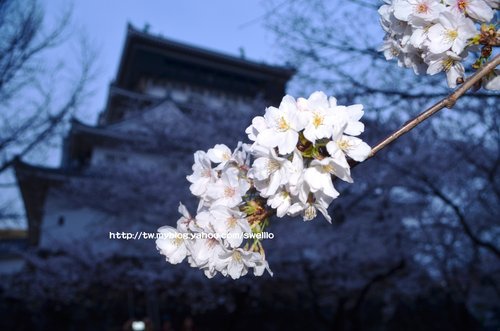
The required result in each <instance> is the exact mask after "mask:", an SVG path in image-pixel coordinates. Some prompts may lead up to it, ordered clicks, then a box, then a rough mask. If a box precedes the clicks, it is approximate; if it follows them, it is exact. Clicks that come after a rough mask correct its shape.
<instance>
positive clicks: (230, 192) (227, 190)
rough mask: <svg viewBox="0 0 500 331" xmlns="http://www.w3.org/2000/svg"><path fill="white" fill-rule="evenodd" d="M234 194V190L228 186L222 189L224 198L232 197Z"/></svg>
mask: <svg viewBox="0 0 500 331" xmlns="http://www.w3.org/2000/svg"><path fill="white" fill-rule="evenodd" d="M235 192H236V191H235V189H234V188H232V187H230V186H226V187H225V188H224V196H225V197H227V198H229V197H232V196H233V195H234V193H235Z"/></svg>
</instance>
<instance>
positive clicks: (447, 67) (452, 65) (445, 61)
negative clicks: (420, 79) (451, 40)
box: [426, 51, 465, 87]
mask: <svg viewBox="0 0 500 331" xmlns="http://www.w3.org/2000/svg"><path fill="white" fill-rule="evenodd" d="M461 60H462V58H461V57H460V56H458V55H457V54H455V53H453V52H451V51H448V52H446V53H444V54H429V56H428V57H427V58H426V61H428V62H429V69H427V73H428V74H429V75H435V74H437V73H438V72H441V71H445V72H446V79H447V81H448V85H449V86H450V87H456V86H457V79H459V78H462V77H463V76H464V72H465V68H464V66H463V64H462V62H461Z"/></svg>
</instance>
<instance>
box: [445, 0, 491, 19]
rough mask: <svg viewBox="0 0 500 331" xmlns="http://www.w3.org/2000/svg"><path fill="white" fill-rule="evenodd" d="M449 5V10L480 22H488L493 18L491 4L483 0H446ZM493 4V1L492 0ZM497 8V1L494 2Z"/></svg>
mask: <svg viewBox="0 0 500 331" xmlns="http://www.w3.org/2000/svg"><path fill="white" fill-rule="evenodd" d="M446 3H447V4H449V5H450V7H451V10H452V11H454V12H455V13H460V14H462V15H467V16H470V17H472V18H475V19H476V20H478V21H481V22H489V21H491V19H492V18H493V15H494V12H493V10H492V8H493V6H491V5H489V4H488V3H486V2H485V1H484V0H446ZM492 4H494V1H492ZM496 7H497V8H498V1H497V2H496Z"/></svg>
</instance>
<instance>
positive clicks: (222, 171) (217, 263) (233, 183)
mask: <svg viewBox="0 0 500 331" xmlns="http://www.w3.org/2000/svg"><path fill="white" fill-rule="evenodd" d="M247 150H248V145H245V144H241V143H240V144H238V147H237V148H236V150H235V151H234V152H231V150H230V149H229V148H228V147H227V146H226V145H215V147H214V148H212V149H209V150H208V152H204V151H197V152H196V153H195V154H194V164H193V174H192V175H190V176H188V177H187V179H188V181H190V182H191V186H190V190H191V193H192V194H193V195H195V196H196V197H198V198H199V204H198V211H197V215H196V216H195V217H192V216H191V215H190V213H189V211H188V210H187V208H186V207H185V206H184V205H183V204H182V203H181V204H180V205H179V213H180V214H181V215H182V216H181V217H180V218H179V220H178V221H177V227H176V228H174V227H170V226H163V227H161V228H160V229H158V232H159V233H160V234H164V236H162V237H160V238H159V239H157V240H156V246H157V248H158V250H159V251H160V253H161V254H163V255H165V256H166V260H167V262H170V263H172V264H177V263H180V262H182V261H183V260H184V259H185V258H187V260H188V263H189V264H190V266H192V267H195V268H199V269H201V270H203V272H204V273H205V275H206V276H207V277H208V278H212V277H213V276H215V275H216V274H217V273H218V272H220V273H221V274H223V275H224V276H230V277H231V278H233V279H237V278H239V277H241V276H243V275H245V274H247V273H248V270H249V269H253V271H254V274H255V275H256V276H260V275H262V274H263V273H264V270H266V269H267V270H268V271H269V273H271V271H270V270H269V266H268V263H267V261H266V260H265V256H264V251H263V249H262V245H261V244H260V241H256V243H255V245H249V244H247V245H246V246H245V247H241V246H242V243H243V239H244V234H245V233H251V232H252V231H259V232H260V229H259V228H258V224H253V226H251V225H250V223H249V219H247V214H246V213H244V212H243V211H241V210H240V209H241V208H240V207H241V206H242V204H243V203H244V201H245V200H248V199H247V198H248V196H247V192H248V191H249V190H250V187H251V181H250V180H249V179H248V178H247V172H248V164H249V160H250V159H249V156H250V155H249V154H248V153H247ZM252 228H253V230H252ZM201 233H203V234H206V236H195V235H192V236H186V235H185V234H201Z"/></svg>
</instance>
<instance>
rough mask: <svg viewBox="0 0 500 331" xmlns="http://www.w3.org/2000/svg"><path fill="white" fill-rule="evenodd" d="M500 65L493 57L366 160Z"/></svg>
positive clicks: (371, 154)
mask: <svg viewBox="0 0 500 331" xmlns="http://www.w3.org/2000/svg"><path fill="white" fill-rule="evenodd" d="M498 65H500V55H497V56H495V57H494V58H493V59H492V60H491V61H489V62H488V63H486V64H485V65H484V66H483V67H481V68H480V69H479V70H478V71H476V73H475V74H474V75H472V76H470V77H469V78H467V79H466V80H465V81H464V83H463V84H462V85H460V86H459V87H458V88H456V89H455V91H454V92H453V93H451V94H450V95H448V96H447V97H446V98H444V99H442V100H440V101H439V102H437V103H436V104H434V105H433V106H431V107H430V108H428V109H426V110H425V111H423V112H422V113H420V114H419V115H418V116H417V117H415V118H413V119H411V120H409V121H408V122H406V123H405V124H404V125H403V126H402V127H401V128H399V129H398V130H396V131H394V132H393V133H391V134H390V135H389V136H387V137H386V138H384V139H383V140H382V141H380V142H379V143H378V144H377V145H375V146H373V148H372V151H371V153H370V155H369V156H368V158H371V157H374V156H375V155H376V154H377V153H378V152H380V151H381V150H382V149H384V148H385V147H387V146H388V145H389V144H391V143H392V142H394V141H395V140H396V139H398V138H399V137H401V136H402V135H404V134H405V133H408V132H409V131H411V130H412V129H413V128H415V127H416V126H417V125H419V124H420V123H422V122H423V121H425V120H426V119H428V118H429V117H431V116H432V115H434V114H435V113H437V112H439V111H440V110H442V109H444V108H452V107H453V106H454V105H455V103H456V101H457V100H458V99H459V98H460V97H462V96H463V95H464V94H465V93H466V92H467V91H468V90H469V89H470V88H472V87H473V86H475V85H476V84H478V83H480V81H481V79H483V77H485V76H486V75H488V74H489V73H490V72H491V71H493V70H495V68H496V66H498ZM358 163H359V162H353V163H352V164H351V167H354V166H356V165H357V164H358Z"/></svg>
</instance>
